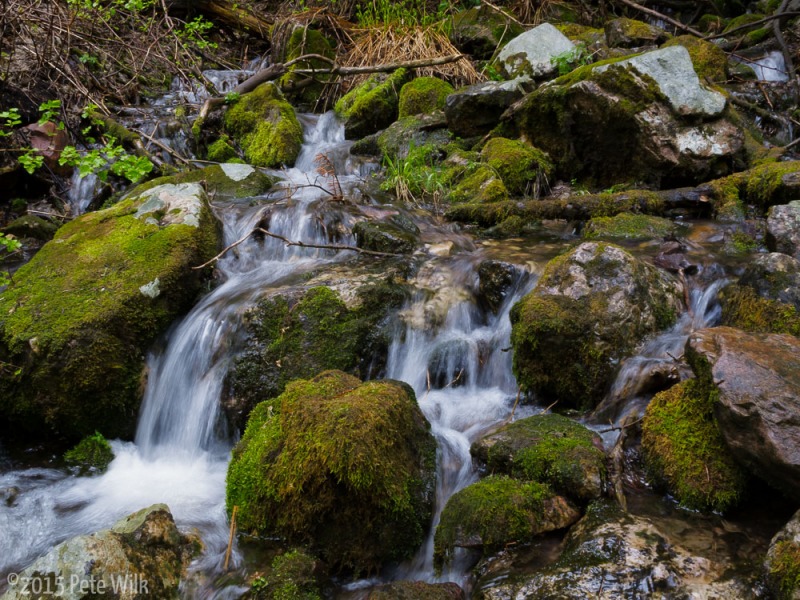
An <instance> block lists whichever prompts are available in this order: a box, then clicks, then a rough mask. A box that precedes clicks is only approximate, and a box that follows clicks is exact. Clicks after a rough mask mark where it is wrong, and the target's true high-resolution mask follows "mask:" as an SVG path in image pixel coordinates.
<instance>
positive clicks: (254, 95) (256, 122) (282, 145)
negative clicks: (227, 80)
mask: <svg viewBox="0 0 800 600" xmlns="http://www.w3.org/2000/svg"><path fill="white" fill-rule="evenodd" d="M225 130H226V131H227V132H228V133H229V134H230V135H231V136H232V137H233V139H234V140H236V142H237V143H238V144H239V146H240V147H241V148H242V150H243V151H244V155H245V158H246V159H247V160H248V161H249V162H250V163H251V164H253V165H255V166H257V167H281V166H283V165H287V166H292V165H293V164H294V161H295V159H296V158H297V155H298V154H299V152H300V146H301V145H302V143H303V128H302V127H301V126H300V122H299V121H298V120H297V116H296V115H295V112H294V108H292V105H291V104H289V103H288V102H287V101H286V99H285V98H284V97H283V94H281V91H280V89H278V87H277V86H276V85H275V84H273V83H262V84H261V85H260V86H258V87H257V88H256V89H255V90H253V91H252V92H250V93H249V94H244V95H243V96H242V97H241V98H239V100H238V101H237V102H236V104H234V105H233V106H231V107H230V108H229V109H228V111H227V112H226V113H225Z"/></svg>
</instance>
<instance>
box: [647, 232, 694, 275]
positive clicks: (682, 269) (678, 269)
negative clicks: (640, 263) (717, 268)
mask: <svg viewBox="0 0 800 600" xmlns="http://www.w3.org/2000/svg"><path fill="white" fill-rule="evenodd" d="M685 252H686V247H685V246H684V245H683V244H681V243H680V242H678V241H675V240H670V241H668V242H666V243H664V244H662V245H661V246H660V247H659V249H658V254H656V256H655V258H654V259H653V264H655V265H656V266H657V267H659V268H661V269H666V270H667V271H669V272H670V273H686V274H688V275H693V274H694V273H696V272H697V265H696V264H693V263H692V262H690V261H689V259H688V258H687V256H686V254H685Z"/></svg>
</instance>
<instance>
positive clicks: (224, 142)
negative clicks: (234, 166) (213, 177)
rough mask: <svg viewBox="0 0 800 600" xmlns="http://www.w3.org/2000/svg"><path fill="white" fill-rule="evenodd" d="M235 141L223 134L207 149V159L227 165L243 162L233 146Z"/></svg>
mask: <svg viewBox="0 0 800 600" xmlns="http://www.w3.org/2000/svg"><path fill="white" fill-rule="evenodd" d="M232 142H233V140H231V138H230V137H229V136H228V135H227V134H224V133H223V134H222V135H221V136H220V137H219V138H217V140H216V141H214V142H213V143H211V144H209V145H208V148H206V159H208V160H210V161H212V162H218V163H227V162H229V161H230V162H237V161H241V162H244V161H242V160H241V159H240V158H239V153H238V152H237V151H236V148H235V147H234V146H233V143H232Z"/></svg>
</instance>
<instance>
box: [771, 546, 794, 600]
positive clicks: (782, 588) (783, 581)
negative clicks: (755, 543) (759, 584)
mask: <svg viewBox="0 0 800 600" xmlns="http://www.w3.org/2000/svg"><path fill="white" fill-rule="evenodd" d="M769 579H770V581H771V582H774V585H775V587H776V588H777V590H776V591H777V593H778V598H779V599H780V600H792V599H794V598H796V597H797V593H798V591H799V590H800V545H798V544H797V543H796V542H794V541H792V540H783V541H781V542H778V543H777V544H776V545H775V549H774V552H773V556H772V561H771V564H770V571H769Z"/></svg>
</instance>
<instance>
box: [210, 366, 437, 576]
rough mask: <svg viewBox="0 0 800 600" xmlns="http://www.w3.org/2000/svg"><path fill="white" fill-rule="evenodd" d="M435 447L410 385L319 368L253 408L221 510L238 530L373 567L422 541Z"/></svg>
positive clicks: (347, 565) (352, 566)
mask: <svg viewBox="0 0 800 600" xmlns="http://www.w3.org/2000/svg"><path fill="white" fill-rule="evenodd" d="M435 449H436V444H435V441H434V439H433V437H432V436H431V434H430V431H429V425H428V423H427V421H426V420H425V418H424V416H423V415H422V413H421V411H420V410H419V407H418V406H417V404H416V401H415V400H414V393H413V391H411V389H410V388H409V387H408V386H406V385H405V384H401V383H399V382H390V381H385V382H381V381H373V382H369V383H364V384H362V383H361V382H360V381H359V380H358V379H356V378H355V377H352V376H350V375H346V374H345V373H342V372H340V371H326V372H324V373H322V374H320V375H318V376H317V377H315V378H314V379H311V380H298V381H295V382H293V383H291V384H289V385H288V386H287V387H286V390H285V391H284V393H283V394H281V395H280V396H279V397H278V398H276V399H274V400H270V401H266V402H263V403H261V404H259V405H258V406H257V407H256V408H255V410H254V411H253V413H252V415H251V417H250V421H249V422H248V425H247V429H246V430H245V433H244V436H243V437H242V440H241V442H240V443H239V444H237V446H236V448H235V449H234V451H233V457H232V460H231V463H230V465H229V467H228V478H227V496H226V502H227V507H228V511H231V510H232V508H233V507H234V506H238V507H239V512H238V515H239V526H240V528H241V529H243V530H245V531H251V532H255V533H259V534H262V535H278V536H281V537H284V538H286V539H287V540H288V541H289V542H291V543H308V544H312V545H313V548H314V549H315V550H317V551H319V552H320V553H321V556H322V558H323V559H325V560H326V561H328V562H329V563H330V564H332V565H334V566H335V567H338V568H341V569H348V570H354V571H355V572H357V573H364V572H373V571H375V570H376V569H378V568H379V567H380V566H381V565H382V564H383V562H384V561H387V560H401V559H403V558H406V557H408V556H410V555H411V554H413V553H414V552H415V551H416V550H417V548H418V546H419V544H420V543H421V542H422V539H423V537H424V532H425V529H426V527H427V526H428V523H429V519H430V516H431V510H432V500H433V484H434V470H435V454H436V451H435Z"/></svg>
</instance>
